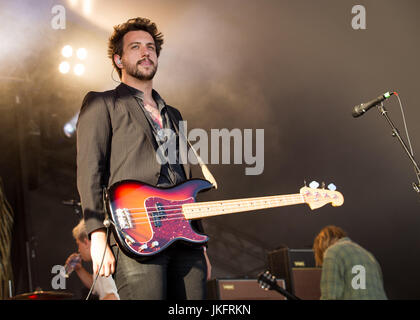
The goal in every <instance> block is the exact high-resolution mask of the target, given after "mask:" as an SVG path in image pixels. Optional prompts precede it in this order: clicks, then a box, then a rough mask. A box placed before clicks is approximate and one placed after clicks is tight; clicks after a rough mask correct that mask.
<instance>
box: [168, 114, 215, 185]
mask: <svg viewBox="0 0 420 320" xmlns="http://www.w3.org/2000/svg"><path fill="white" fill-rule="evenodd" d="M168 111H169V113H170V114H171V120H172V123H173V125H174V128H175V131H176V133H177V134H178V137H180V138H181V139H183V141H184V142H185V143H186V144H187V145H188V146H189V147H190V148H191V149H192V150H193V152H194V155H195V157H196V158H197V161H198V164H199V165H200V168H201V172H202V173H203V176H204V178H205V179H206V180H207V181H209V182H210V183H211V184H212V185H213V187H214V188H215V189H217V182H216V179H215V178H214V176H213V175H212V174H211V172H210V170H209V168H208V167H207V166H206V164H205V163H204V161H203V159H201V157H200V156H199V155H198V153H197V151H196V150H195V149H194V147H193V146H192V144H191V143H190V142H189V141H188V138H187V137H186V135H185V133H184V131H182V130H181V131H182V134H180V131H179V129H178V126H177V125H176V123H174V122H175V121H174V119H175V116H174V114H173V113H172V110H170V108H168ZM187 158H188V157H187ZM187 161H188V159H187Z"/></svg>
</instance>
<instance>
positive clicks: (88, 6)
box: [83, 0, 92, 15]
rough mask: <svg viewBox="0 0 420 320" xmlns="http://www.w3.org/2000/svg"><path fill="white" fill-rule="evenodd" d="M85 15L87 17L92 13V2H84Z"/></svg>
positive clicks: (87, 0) (88, 0) (89, 0)
mask: <svg viewBox="0 0 420 320" xmlns="http://www.w3.org/2000/svg"><path fill="white" fill-rule="evenodd" d="M83 13H84V14H85V15H90V14H91V13H92V1H91V0H83Z"/></svg>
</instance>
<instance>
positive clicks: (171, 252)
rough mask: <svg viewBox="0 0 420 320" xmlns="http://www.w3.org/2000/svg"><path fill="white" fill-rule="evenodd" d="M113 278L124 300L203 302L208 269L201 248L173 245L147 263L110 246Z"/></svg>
mask: <svg viewBox="0 0 420 320" xmlns="http://www.w3.org/2000/svg"><path fill="white" fill-rule="evenodd" d="M111 248H112V251H113V253H114V256H115V260H116V266H115V273H114V275H113V277H114V280H115V284H116V286H117V289H118V294H119V295H120V298H121V299H122V300H203V299H205V298H206V275H207V265H206V260H205V257H204V251H203V248H202V247H194V246H190V245H187V244H182V243H174V244H173V245H172V246H170V247H168V248H167V249H166V250H164V251H163V252H161V253H159V254H157V255H156V256H155V257H152V258H150V259H148V260H146V261H142V262H140V261H137V260H135V259H132V258H130V257H128V256H127V255H125V254H124V252H123V251H121V249H119V248H118V246H117V245H113V246H111Z"/></svg>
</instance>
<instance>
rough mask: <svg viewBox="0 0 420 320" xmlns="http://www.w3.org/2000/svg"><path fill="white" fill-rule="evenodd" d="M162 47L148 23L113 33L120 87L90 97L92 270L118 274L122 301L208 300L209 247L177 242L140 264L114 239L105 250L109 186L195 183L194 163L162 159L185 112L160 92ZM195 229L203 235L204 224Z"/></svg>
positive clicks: (86, 200)
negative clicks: (162, 146)
mask: <svg viewBox="0 0 420 320" xmlns="http://www.w3.org/2000/svg"><path fill="white" fill-rule="evenodd" d="M162 44H163V36H162V34H161V33H160V32H159V31H158V30H157V28H156V25H155V24H154V23H152V22H151V21H150V20H148V19H144V18H135V19H130V20H128V21H127V22H126V23H123V24H121V25H118V26H116V27H114V33H113V35H112V36H111V37H110V39H109V47H108V56H109V57H110V58H111V60H112V63H113V65H114V68H115V69H116V70H117V72H118V75H119V77H120V79H121V84H120V85H119V86H118V87H117V88H116V89H115V90H110V91H106V92H89V93H88V94H87V95H86V97H85V99H84V101H83V105H82V108H81V111H80V115H79V120H78V125H77V185H78V190H79V194H80V197H81V203H82V208H83V214H84V219H85V222H86V229H87V232H88V234H89V236H90V237H91V240H92V244H91V255H92V263H93V270H94V273H96V272H99V274H100V275H102V276H109V275H111V274H113V273H114V272H115V275H114V278H115V281H116V284H117V287H118V292H119V294H120V297H121V299H203V298H204V297H205V291H206V288H205V283H206V276H207V278H208V277H209V274H208V272H209V270H210V268H209V262H208V258H207V255H206V252H205V248H204V247H203V246H199V247H197V246H192V245H186V244H183V243H176V244H174V245H172V246H171V247H170V248H168V249H166V250H165V251H164V252H163V253H161V254H159V255H158V256H157V257H155V258H152V259H150V260H148V261H146V262H139V261H137V260H134V259H131V258H129V257H127V256H126V255H125V254H124V253H123V252H122V251H121V250H120V249H119V248H118V247H117V246H115V245H114V244H115V240H114V239H112V238H111V247H112V250H113V251H111V248H110V246H109V245H107V243H106V233H105V230H104V225H103V221H104V219H105V216H104V208H103V199H102V189H103V188H104V187H108V186H110V185H112V184H113V183H115V182H118V181H121V180H126V179H132V180H139V181H142V182H145V183H148V184H151V185H155V186H173V185H176V184H178V183H180V182H183V181H185V180H186V179H189V178H190V177H191V170H190V167H189V165H188V163H187V164H182V165H181V164H179V163H176V164H172V163H166V164H164V165H162V164H161V162H159V161H158V159H157V157H156V150H157V149H158V148H159V143H160V139H159V137H160V136H159V133H160V132H161V131H160V130H161V129H175V130H174V131H176V129H178V124H179V121H182V117H181V114H180V113H179V111H178V110H176V109H175V108H172V107H170V106H168V105H167V104H166V103H165V101H164V100H163V99H162V98H161V97H160V95H159V94H158V93H157V92H156V91H155V90H154V89H153V77H154V75H155V73H156V71H157V67H158V57H159V54H160V51H161V47H162ZM177 149H179V145H178V144H177ZM177 158H178V157H177ZM196 227H197V228H198V229H199V231H202V230H200V228H201V225H200V223H199V222H198V223H197V225H196ZM104 252H105V258H104V262H103V266H102V268H101V269H99V266H100V263H101V259H102V255H103V253H104ZM116 260H117V261H116Z"/></svg>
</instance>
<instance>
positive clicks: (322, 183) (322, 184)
mask: <svg viewBox="0 0 420 320" xmlns="http://www.w3.org/2000/svg"><path fill="white" fill-rule="evenodd" d="M321 189H325V182H324V181H322V182H321Z"/></svg>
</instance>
